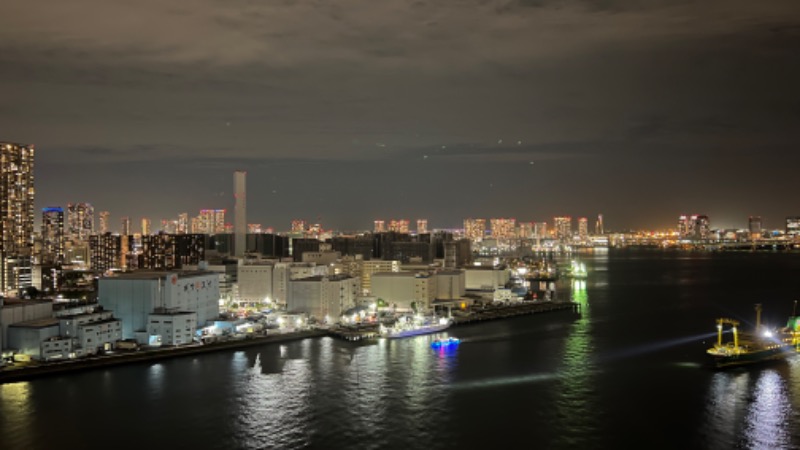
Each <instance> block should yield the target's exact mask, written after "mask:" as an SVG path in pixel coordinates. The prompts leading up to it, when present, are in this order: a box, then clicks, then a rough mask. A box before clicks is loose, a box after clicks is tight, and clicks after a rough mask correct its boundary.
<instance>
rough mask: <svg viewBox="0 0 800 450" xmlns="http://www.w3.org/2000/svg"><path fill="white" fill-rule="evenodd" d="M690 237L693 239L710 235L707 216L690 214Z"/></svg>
mask: <svg viewBox="0 0 800 450" xmlns="http://www.w3.org/2000/svg"><path fill="white" fill-rule="evenodd" d="M692 222H693V225H694V226H693V227H692V237H693V238H695V239H708V238H709V237H710V236H711V221H710V220H709V219H708V216H704V215H697V214H695V215H693V216H692Z"/></svg>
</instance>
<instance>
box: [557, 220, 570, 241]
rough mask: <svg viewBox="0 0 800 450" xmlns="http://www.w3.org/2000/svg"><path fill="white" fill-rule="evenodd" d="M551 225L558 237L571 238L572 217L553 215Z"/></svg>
mask: <svg viewBox="0 0 800 450" xmlns="http://www.w3.org/2000/svg"><path fill="white" fill-rule="evenodd" d="M553 227H554V228H555V231H556V237H557V238H558V239H572V217H569V216H562V217H554V218H553Z"/></svg>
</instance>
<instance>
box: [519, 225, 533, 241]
mask: <svg viewBox="0 0 800 450" xmlns="http://www.w3.org/2000/svg"><path fill="white" fill-rule="evenodd" d="M518 236H519V237H520V238H521V239H530V238H532V237H533V222H520V223H519V233H518Z"/></svg>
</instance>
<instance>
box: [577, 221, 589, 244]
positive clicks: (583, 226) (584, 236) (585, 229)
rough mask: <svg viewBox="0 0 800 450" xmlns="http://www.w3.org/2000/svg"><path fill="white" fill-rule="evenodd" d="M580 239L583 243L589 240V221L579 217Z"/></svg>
mask: <svg viewBox="0 0 800 450" xmlns="http://www.w3.org/2000/svg"><path fill="white" fill-rule="evenodd" d="M578 237H579V238H580V240H581V241H587V240H589V220H588V219H587V218H586V217H578Z"/></svg>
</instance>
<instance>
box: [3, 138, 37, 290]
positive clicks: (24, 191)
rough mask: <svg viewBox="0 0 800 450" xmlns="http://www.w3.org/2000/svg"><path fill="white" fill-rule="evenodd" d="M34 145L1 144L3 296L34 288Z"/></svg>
mask: <svg viewBox="0 0 800 450" xmlns="http://www.w3.org/2000/svg"><path fill="white" fill-rule="evenodd" d="M33 156H34V148H33V146H32V145H21V144H13V143H10V142H0V292H3V293H5V292H9V291H15V290H17V289H20V288H23V287H26V286H30V283H31V256H32V253H33V202H34V193H35V191H34V187H33Z"/></svg>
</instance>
